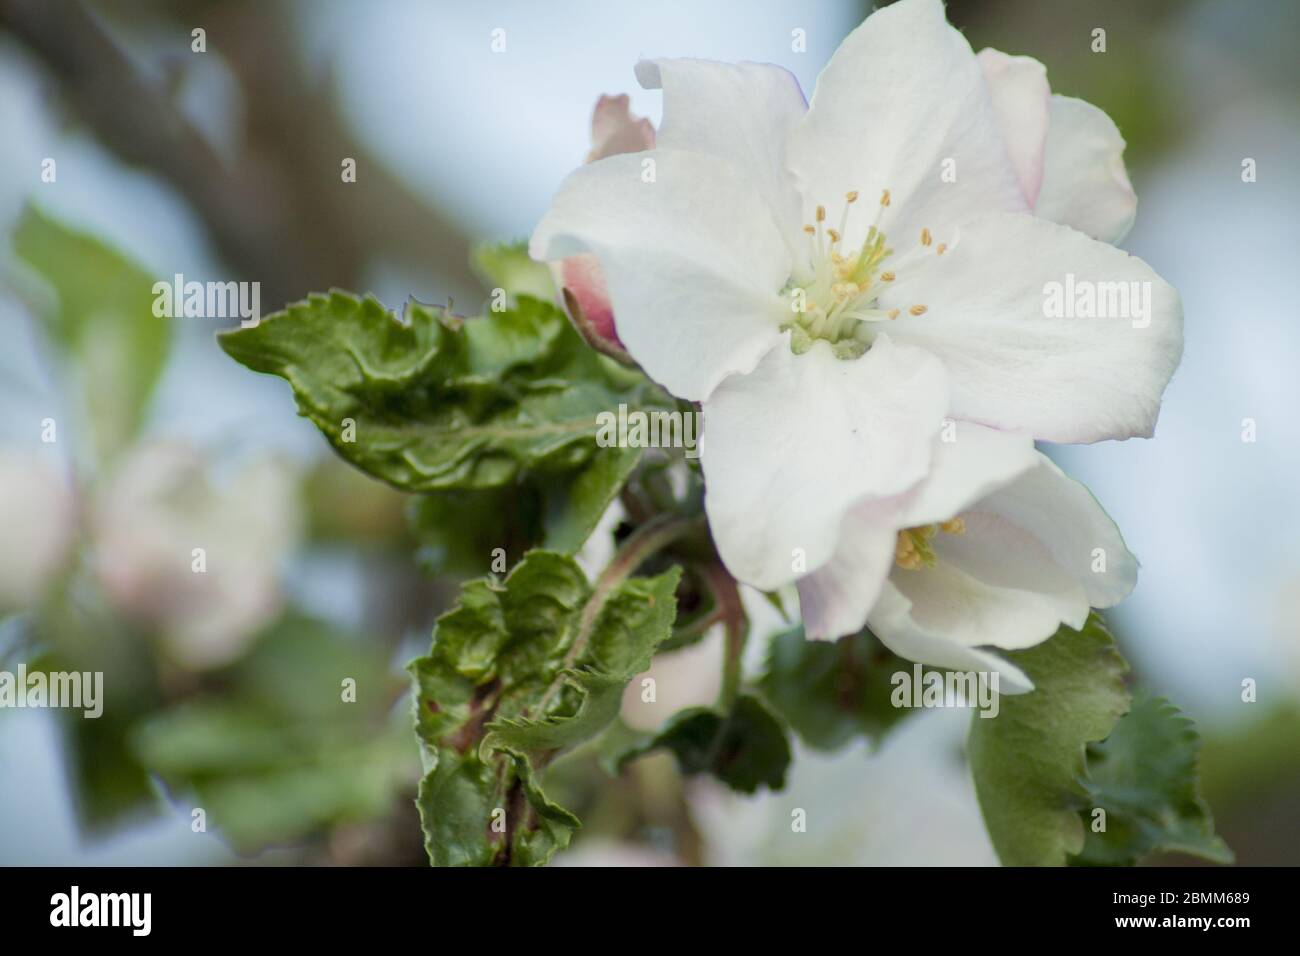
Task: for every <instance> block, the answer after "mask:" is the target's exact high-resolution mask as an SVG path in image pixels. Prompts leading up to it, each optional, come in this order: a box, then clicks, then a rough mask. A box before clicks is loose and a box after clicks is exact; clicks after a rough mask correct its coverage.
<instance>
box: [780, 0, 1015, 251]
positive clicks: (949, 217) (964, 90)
mask: <svg viewBox="0 0 1300 956" xmlns="http://www.w3.org/2000/svg"><path fill="white" fill-rule="evenodd" d="M789 164H790V170H791V172H792V173H793V174H794V176H795V180H796V182H797V184H798V185H799V188H800V191H801V192H802V194H803V197H804V202H805V210H804V216H805V221H806V222H811V221H812V220H811V218H810V217H811V216H812V212H813V207H814V206H815V205H816V204H818V203H822V204H824V205H826V206H827V207H828V209H830V210H832V211H833V210H836V209H838V208H839V206H840V204H841V203H842V201H843V197H844V196H845V194H846V193H848V192H849V191H851V190H858V191H860V192H861V194H862V197H863V199H864V200H866V208H867V210H868V211H867V214H866V215H858V216H856V217H855V218H854V219H851V220H850V223H849V227H848V229H847V230H846V239H847V241H846V247H847V248H853V247H854V246H856V245H857V244H858V242H859V241H860V240H861V238H862V236H863V235H864V234H865V232H866V228H867V224H868V223H869V222H870V220H871V218H872V217H873V215H874V209H873V206H874V203H875V202H876V200H877V198H878V197H879V196H880V194H881V192H882V191H883V190H885V189H888V190H890V192H891V196H892V201H891V205H890V206H889V208H888V209H886V210H884V215H883V216H882V219H881V228H882V229H883V231H884V232H885V234H886V235H887V236H888V238H889V244H890V245H891V246H892V247H893V248H894V249H896V250H900V251H901V250H903V249H905V248H908V247H910V246H911V245H913V244H915V243H916V242H918V240H919V237H920V231H921V229H922V227H926V228H929V229H930V230H932V231H936V232H938V233H939V234H941V235H942V234H946V233H947V232H948V231H950V230H951V229H952V227H954V226H956V225H959V224H961V223H963V222H966V221H967V220H969V219H971V218H972V217H974V216H975V215H978V214H980V213H984V212H989V211H993V210H1008V211H1026V210H1027V209H1028V208H1029V207H1028V205H1027V203H1026V202H1025V198H1024V195H1023V194H1022V192H1021V190H1020V184H1019V181H1018V180H1017V178H1016V174H1015V170H1014V169H1013V167H1012V165H1011V160H1010V158H1009V157H1008V155H1007V150H1006V147H1005V146H1004V145H1003V142H1002V134H1001V132H1000V130H999V127H998V122H997V117H996V115H995V113H994V109H993V104H992V102H991V101H990V98H989V93H988V88H987V86H986V84H985V82H984V77H983V74H982V72H981V70H980V67H979V63H978V62H977V61H976V59H975V54H974V53H973V52H972V51H971V48H970V44H969V43H967V42H966V39H965V37H963V36H962V35H961V33H959V32H958V31H957V30H955V29H954V28H953V27H951V26H949V25H948V23H947V21H946V20H945V19H944V12H943V5H942V4H941V3H940V2H939V0H899V2H898V3H894V4H891V5H890V6H888V7H885V8H883V9H881V10H877V11H876V12H875V13H873V14H872V15H871V16H869V17H868V18H867V19H866V21H865V22H864V23H863V24H862V25H861V26H860V27H858V28H857V29H856V30H854V31H853V32H852V33H851V34H849V36H848V37H847V38H846V39H845V40H844V42H843V43H842V44H841V45H840V47H839V49H838V50H837V51H836V53H835V55H834V56H833V57H832V58H831V61H830V63H829V64H827V66H826V69H825V70H823V71H822V74H821V76H820V77H819V78H818V80H817V89H816V90H815V92H814V93H813V96H812V101H811V103H810V104H809V107H808V113H807V115H806V116H805V117H804V120H803V122H802V123H801V124H800V126H799V128H798V129H796V130H795V132H794V134H793V136H792V137H791V140H790V145H789ZM950 169H951V171H952V172H953V173H955V177H945V175H944V174H945V173H946V172H948V171H949V170H950ZM831 221H832V223H833V222H834V219H832V220H831Z"/></svg>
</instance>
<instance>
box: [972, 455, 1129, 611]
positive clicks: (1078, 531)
mask: <svg viewBox="0 0 1300 956" xmlns="http://www.w3.org/2000/svg"><path fill="white" fill-rule="evenodd" d="M977 507H978V509H979V510H980V511H982V512H986V513H989V514H993V515H998V516H1000V517H1002V518H1005V519H1006V520H1008V521H1010V522H1013V523H1014V524H1016V525H1017V526H1019V527H1021V528H1023V529H1024V530H1026V531H1028V532H1029V533H1030V534H1032V535H1034V536H1035V537H1036V538H1037V539H1038V540H1039V541H1040V542H1042V544H1043V546H1044V547H1046V548H1047V550H1048V552H1049V553H1050V554H1051V557H1052V560H1053V562H1054V563H1055V564H1056V565H1058V566H1059V567H1060V568H1062V569H1063V570H1064V571H1065V572H1066V573H1067V574H1069V575H1070V576H1071V577H1072V578H1073V579H1074V580H1076V581H1077V582H1079V584H1080V585H1081V586H1082V587H1083V589H1084V592H1085V593H1086V595H1087V598H1088V603H1089V604H1090V605H1091V606H1092V607H1103V608H1104V607H1113V606H1114V605H1116V604H1118V603H1119V602H1120V601H1122V600H1124V598H1126V597H1128V595H1129V593H1130V592H1131V591H1132V590H1133V587H1134V585H1135V584H1136V583H1137V569H1138V562H1137V558H1135V557H1134V556H1133V555H1132V554H1131V553H1130V552H1129V550H1128V548H1127V547H1126V546H1125V545H1124V539H1123V538H1122V537H1121V536H1120V532H1119V528H1118V527H1116V525H1115V522H1114V521H1112V520H1111V518H1110V516H1109V515H1108V514H1106V512H1105V511H1104V510H1103V509H1102V507H1101V505H1100V504H1098V503H1097V499H1096V498H1094V497H1093V496H1092V494H1091V493H1090V492H1089V491H1088V489H1087V488H1086V487H1084V486H1083V485H1081V484H1080V483H1079V482H1077V481H1075V480H1074V479H1072V478H1070V477H1069V476H1068V475H1066V474H1065V473H1064V472H1063V471H1061V469H1060V468H1058V467H1057V466H1056V465H1055V464H1054V463H1053V462H1052V461H1051V460H1050V459H1049V458H1048V457H1047V456H1046V455H1043V454H1041V453H1040V454H1038V455H1037V465H1036V467H1034V468H1033V469H1031V470H1029V471H1028V472H1026V473H1025V474H1024V475H1023V476H1022V477H1020V478H1018V479H1017V480H1016V481H1014V482H1012V483H1011V484H1009V485H1007V486H1006V487H1004V488H1001V489H999V490H998V491H995V492H994V493H993V494H991V495H989V496H988V497H987V498H985V499H984V500H983V501H981V502H980V503H979V505H978V506H977ZM971 541H972V543H973V542H974V539H973V538H972V539H971ZM1098 548H1100V549H1101V554H1100V555H1099V554H1098V553H1097V549H1098ZM1099 558H1104V565H1103V564H1102V563H1101V561H1100V560H1099ZM1103 567H1104V570H1094V568H1103Z"/></svg>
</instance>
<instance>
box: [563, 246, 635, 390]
mask: <svg viewBox="0 0 1300 956" xmlns="http://www.w3.org/2000/svg"><path fill="white" fill-rule="evenodd" d="M551 276H552V277H553V278H554V280H555V287H556V288H557V289H559V290H560V301H561V303H562V304H563V306H564V311H565V312H567V313H568V315H569V319H570V320H571V321H572V322H573V326H574V328H576V329H577V330H578V334H579V335H581V336H582V337H583V339H584V340H585V341H586V342H587V344H588V345H590V346H591V347H592V348H594V349H595V350H596V351H598V352H601V353H603V354H605V355H608V356H609V357H610V358H613V359H617V360H618V361H620V362H622V363H624V364H628V365H631V364H634V363H633V361H632V356H630V355H629V354H628V352H627V349H626V347H624V345H623V342H622V340H621V339H620V338H619V337H618V332H617V330H616V329H615V327H614V307H613V306H612V305H610V303H609V289H608V288H607V287H606V285H605V273H604V272H602V271H601V269H600V260H599V259H597V258H596V257H595V256H593V255H592V254H591V253H589V252H584V253H581V254H580V255H576V256H569V257H568V258H567V259H561V260H560V261H559V262H552V263H551Z"/></svg>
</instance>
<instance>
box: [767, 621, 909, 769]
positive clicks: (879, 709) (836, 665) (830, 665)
mask: <svg viewBox="0 0 1300 956" xmlns="http://www.w3.org/2000/svg"><path fill="white" fill-rule="evenodd" d="M911 667H912V665H911V663H910V662H908V661H904V660H903V659H902V658H901V657H899V656H898V655H896V654H894V653H893V652H892V651H890V650H889V649H888V648H886V647H885V646H884V645H883V644H881V643H880V641H879V640H877V639H876V638H875V637H874V636H873V635H872V634H871V633H870V632H867V631H862V632H861V633H858V634H853V635H850V636H848V637H842V638H840V639H839V640H838V641H835V642H830V641H810V640H807V639H805V637H804V633H803V628H794V629H792V630H789V631H785V632H784V633H781V634H778V635H777V636H776V637H775V638H773V640H772V644H771V647H770V649H769V651H768V658H767V669H766V671H765V672H764V674H763V676H762V678H760V680H759V687H760V688H761V689H762V691H763V695H764V697H766V698H767V700H768V701H769V702H770V703H771V704H772V706H773V707H774V708H775V709H776V710H777V712H778V713H780V714H781V716H782V717H784V718H785V720H786V721H787V723H789V724H790V727H791V728H792V729H793V730H794V731H795V733H797V734H798V735H799V736H800V737H801V738H802V739H803V740H804V742H805V743H807V744H808V745H809V746H811V747H815V748H817V749H819V750H835V749H837V748H839V747H842V746H844V745H845V744H847V743H848V742H849V741H851V740H853V739H854V738H855V737H857V736H859V735H861V736H864V737H866V738H868V739H869V740H873V741H875V740H879V739H880V738H881V737H882V736H883V735H884V734H885V733H886V732H887V731H888V730H889V728H890V727H892V726H893V725H894V724H896V723H898V722H899V721H900V720H902V719H903V718H904V717H906V716H908V715H909V714H911V713H912V710H911V709H910V708H905V707H895V706H893V704H891V703H890V694H891V693H892V691H893V685H892V683H891V678H892V677H893V675H894V673H895V672H896V671H898V670H900V669H902V670H909V671H910V669H911Z"/></svg>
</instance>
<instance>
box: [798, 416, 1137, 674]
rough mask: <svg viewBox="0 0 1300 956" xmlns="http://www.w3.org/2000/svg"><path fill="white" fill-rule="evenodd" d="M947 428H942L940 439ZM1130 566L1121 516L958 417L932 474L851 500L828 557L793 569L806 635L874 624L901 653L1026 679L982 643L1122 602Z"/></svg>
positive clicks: (1047, 629)
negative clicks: (882, 494)
mask: <svg viewBox="0 0 1300 956" xmlns="http://www.w3.org/2000/svg"><path fill="white" fill-rule="evenodd" d="M945 439H947V440H945ZM1136 579H1137V560H1136V559H1135V558H1134V557H1133V555H1132V554H1130V553H1129V551H1128V549H1127V548H1126V547H1125V545H1124V541H1123V539H1122V538H1121V537H1120V533H1119V529H1118V528H1117V527H1116V526H1115V523H1114V522H1113V521H1111V519H1110V518H1109V517H1108V516H1107V515H1106V512H1105V511H1103V510H1102V508H1101V506H1100V505H1099V504H1097V502H1096V500H1095V499H1094V498H1093V497H1092V495H1091V494H1089V492H1088V490H1087V489H1086V488H1084V486H1083V485H1081V484H1079V483H1078V482H1076V481H1074V480H1072V479H1070V478H1068V477H1067V476H1066V475H1065V474H1063V473H1062V472H1061V470H1060V469H1059V468H1057V467H1056V465H1054V464H1053V463H1052V462H1051V460H1050V459H1048V458H1047V457H1046V456H1045V455H1043V454H1042V453H1041V452H1038V451H1035V450H1034V447H1033V443H1032V441H1030V440H1029V439H1028V438H1026V437H1024V436H1020V435H1015V434H1012V433H1008V432H999V431H997V430H995V429H991V428H985V427H983V426H980V425H973V424H970V423H953V427H952V428H950V429H947V430H945V432H944V433H942V435H941V437H940V438H939V439H937V440H936V442H935V445H934V455H933V467H932V468H931V471H930V474H929V475H928V476H927V477H926V478H925V479H924V480H923V481H922V482H920V483H919V484H918V485H916V486H915V487H914V488H912V489H910V490H909V491H908V492H907V493H906V494H904V495H900V496H897V497H895V498H892V499H886V500H873V501H868V502H862V503H859V504H858V505H856V506H855V507H854V508H853V509H852V510H851V511H850V512H849V514H848V516H847V518H846V520H845V526H844V531H843V534H842V535H841V537H840V545H839V547H838V548H837V550H836V553H835V555H834V556H833V557H832V558H831V560H830V561H828V562H827V563H826V564H825V565H823V566H822V567H821V568H819V569H818V570H817V571H815V572H814V573H812V574H810V575H808V576H807V577H805V578H803V579H802V580H800V581H799V582H798V589H799V600H800V610H801V612H802V614H803V620H804V628H805V630H806V633H807V634H808V636H810V637H814V638H817V637H838V636H839V635H841V634H848V633H852V632H854V631H857V630H859V629H860V628H861V627H862V625H863V624H864V623H868V624H869V625H870V627H871V630H872V632H873V633H874V634H875V635H876V636H877V637H879V638H880V639H881V641H883V642H884V643H885V644H886V645H887V646H888V647H889V648H890V649H891V650H893V651H894V652H895V653H897V654H900V655H902V656H903V657H906V658H908V659H909V660H914V661H920V662H921V663H925V664H933V665H935V666H937V667H947V668H952V669H956V670H984V671H999V672H1000V673H1001V684H1000V689H1001V690H1002V691H1004V692H1011V693H1018V692H1022V691H1025V690H1029V689H1031V688H1032V687H1033V684H1032V683H1031V682H1030V681H1029V679H1028V678H1027V677H1026V676H1025V674H1024V673H1023V672H1022V671H1021V670H1020V669H1019V668H1016V667H1014V666H1013V665H1011V664H1009V663H1007V662H1006V661H1005V660H1003V659H1002V658H1000V657H998V656H997V655H995V654H993V653H992V652H990V651H988V650H985V649H984V648H987V647H999V648H1003V649H1006V650H1021V649H1023V648H1026V647H1032V646H1033V645H1035V644H1037V643H1039V642H1041V641H1044V640H1046V639H1047V638H1049V637H1051V636H1052V635H1053V634H1054V633H1056V630H1057V628H1058V627H1059V626H1060V625H1062V624H1065V625H1068V626H1069V627H1073V628H1076V629H1077V628H1081V627H1082V626H1083V624H1084V622H1085V621H1086V620H1087V618H1088V613H1089V609H1090V608H1094V607H1096V608H1107V607H1111V606H1113V605H1115V604H1118V603H1119V602H1120V601H1122V600H1123V599H1124V598H1125V597H1127V596H1128V594H1129V592H1130V591H1132V590H1133V585H1134V584H1135V582H1136Z"/></svg>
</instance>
